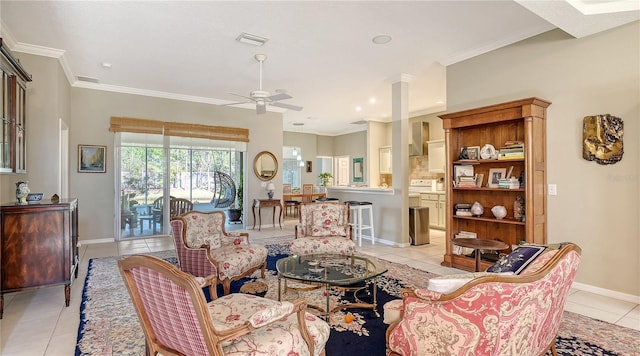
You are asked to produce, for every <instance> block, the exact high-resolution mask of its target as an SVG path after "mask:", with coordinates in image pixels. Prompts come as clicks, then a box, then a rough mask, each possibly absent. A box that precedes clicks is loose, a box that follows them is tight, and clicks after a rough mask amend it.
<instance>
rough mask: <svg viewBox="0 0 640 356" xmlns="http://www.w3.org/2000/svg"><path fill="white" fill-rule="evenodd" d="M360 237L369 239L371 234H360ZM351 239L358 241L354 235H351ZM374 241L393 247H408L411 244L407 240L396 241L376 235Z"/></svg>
mask: <svg viewBox="0 0 640 356" xmlns="http://www.w3.org/2000/svg"><path fill="white" fill-rule="evenodd" d="M362 239H363V240H369V241H371V236H367V235H362ZM353 241H355V243H356V244H357V243H358V241H357V239H356V238H355V236H354V237H353ZM376 243H381V244H383V245H389V246H395V247H409V246H411V244H410V243H408V242H397V241H391V240H385V239H381V238H378V237H376Z"/></svg>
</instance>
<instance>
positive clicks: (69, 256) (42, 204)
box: [0, 199, 78, 319]
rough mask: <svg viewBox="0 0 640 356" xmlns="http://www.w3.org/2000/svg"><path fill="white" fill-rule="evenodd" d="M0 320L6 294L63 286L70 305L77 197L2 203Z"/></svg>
mask: <svg viewBox="0 0 640 356" xmlns="http://www.w3.org/2000/svg"><path fill="white" fill-rule="evenodd" d="M0 219H1V222H2V228H1V231H2V233H1V235H0V319H1V318H2V312H3V307H4V294H6V293H11V292H18V291H23V290H29V289H37V288H42V287H47V286H57V285H64V296H65V297H64V299H65V305H66V306H69V299H70V297H71V284H72V283H73V280H74V279H75V278H78V200H77V199H61V200H59V201H56V202H51V201H39V202H34V203H29V204H26V205H16V204H15V203H7V204H3V205H2V206H0Z"/></svg>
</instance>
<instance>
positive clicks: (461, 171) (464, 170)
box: [453, 164, 473, 183]
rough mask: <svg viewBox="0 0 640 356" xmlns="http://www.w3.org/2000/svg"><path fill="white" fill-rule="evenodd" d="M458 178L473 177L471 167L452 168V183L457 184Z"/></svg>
mask: <svg viewBox="0 0 640 356" xmlns="http://www.w3.org/2000/svg"><path fill="white" fill-rule="evenodd" d="M460 176H467V177H473V165H470V164H457V165H455V166H453V181H454V182H456V183H458V181H459V179H458V178H459V177H460Z"/></svg>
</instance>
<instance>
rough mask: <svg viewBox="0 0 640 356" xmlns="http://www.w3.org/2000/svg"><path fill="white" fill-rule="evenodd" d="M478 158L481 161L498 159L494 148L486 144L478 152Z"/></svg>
mask: <svg viewBox="0 0 640 356" xmlns="http://www.w3.org/2000/svg"><path fill="white" fill-rule="evenodd" d="M480 158H482V159H495V158H498V155H497V154H496V148H495V147H493V145H490V144H488V143H487V144H486V145H484V146H483V147H482V149H481V150H480Z"/></svg>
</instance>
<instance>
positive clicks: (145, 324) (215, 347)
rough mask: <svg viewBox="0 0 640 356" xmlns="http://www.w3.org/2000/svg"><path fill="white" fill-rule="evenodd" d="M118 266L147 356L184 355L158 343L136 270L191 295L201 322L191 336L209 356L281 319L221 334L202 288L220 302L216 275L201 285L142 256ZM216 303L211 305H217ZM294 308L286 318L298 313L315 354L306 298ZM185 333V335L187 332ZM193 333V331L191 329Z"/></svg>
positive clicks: (305, 338) (173, 320) (296, 302)
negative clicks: (202, 344) (158, 276)
mask: <svg viewBox="0 0 640 356" xmlns="http://www.w3.org/2000/svg"><path fill="white" fill-rule="evenodd" d="M118 267H119V269H120V273H121V274H122V277H123V279H124V281H125V285H126V286H127V289H128V290H129V293H130V295H131V298H132V300H133V304H134V305H135V308H136V313H137V314H138V317H139V319H140V322H141V324H142V329H143V331H144V334H145V338H146V343H147V354H150V355H157V354H159V353H161V354H163V355H182V353H181V352H179V351H177V350H176V349H175V348H173V347H171V346H170V345H165V344H163V343H162V342H161V341H160V340H159V337H158V334H157V333H156V325H154V323H153V322H152V320H151V318H150V317H149V310H148V309H147V306H146V305H145V303H144V301H143V299H144V298H143V297H142V296H141V293H140V289H139V287H138V285H137V283H136V281H135V279H134V277H133V275H132V270H133V269H135V268H146V269H149V270H152V271H155V272H158V273H160V274H161V275H162V276H164V277H166V278H167V279H169V280H170V281H171V282H172V283H173V284H175V285H177V286H178V287H180V288H182V289H183V290H184V291H186V292H187V293H188V296H189V297H190V302H191V305H192V307H193V309H194V312H195V314H196V315H197V321H198V322H199V325H192V326H191V327H194V328H195V329H196V330H195V331H196V332H198V333H199V334H200V335H189V336H193V337H194V338H195V340H197V339H198V336H202V339H203V340H204V342H205V343H206V349H207V350H208V354H209V355H216V356H218V355H219V356H222V355H224V352H223V349H222V345H223V343H227V342H230V341H232V340H233V339H235V338H238V337H241V336H243V335H248V334H250V333H252V332H254V331H255V330H258V329H261V328H264V327H268V326H269V325H271V324H272V323H274V322H278V321H279V320H281V319H282V318H274V320H272V321H271V322H268V323H266V324H264V325H261V326H259V327H257V328H256V327H254V326H253V325H252V324H251V323H250V322H249V321H248V320H247V321H245V322H244V323H243V324H242V325H240V326H237V327H235V328H231V329H228V330H224V331H219V330H216V328H215V327H214V322H213V319H212V317H211V315H210V313H209V307H208V303H207V301H206V299H205V296H204V294H203V292H202V288H203V287H207V286H209V288H210V291H211V299H212V300H213V301H215V300H216V299H217V295H216V293H215V285H216V279H217V277H216V275H211V276H208V277H206V278H204V279H203V282H202V283H199V282H200V281H198V280H197V279H196V278H195V277H193V276H192V275H190V274H188V273H185V272H182V271H180V270H179V269H177V268H176V267H175V266H173V265H172V264H170V263H169V262H167V261H164V260H161V259H159V258H156V257H153V256H143V255H134V256H130V257H126V258H123V259H121V260H119V261H118ZM213 301H212V303H215V302H213ZM293 305H294V307H293V311H292V312H291V313H289V314H287V315H291V314H293V313H296V314H297V322H298V326H299V329H300V330H299V331H300V333H301V335H302V338H303V339H304V341H305V343H306V345H307V347H308V348H309V354H310V355H313V354H314V347H315V344H314V341H313V339H312V337H311V334H310V333H309V330H308V328H307V325H306V321H305V313H306V308H307V303H306V301H305V300H304V299H297V300H295V301H293ZM167 314H169V315H172V316H175V315H177V313H175V314H174V313H173V312H172V311H168V312H167ZM287 315H282V317H283V318H284V317H286V316H287ZM180 321H182V320H179V318H169V320H167V322H168V323H171V322H180ZM184 331H185V332H186V331H187V330H184ZM190 331H191V332H193V330H192V329H191V328H190ZM321 355H324V350H323V351H322V353H321Z"/></svg>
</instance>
